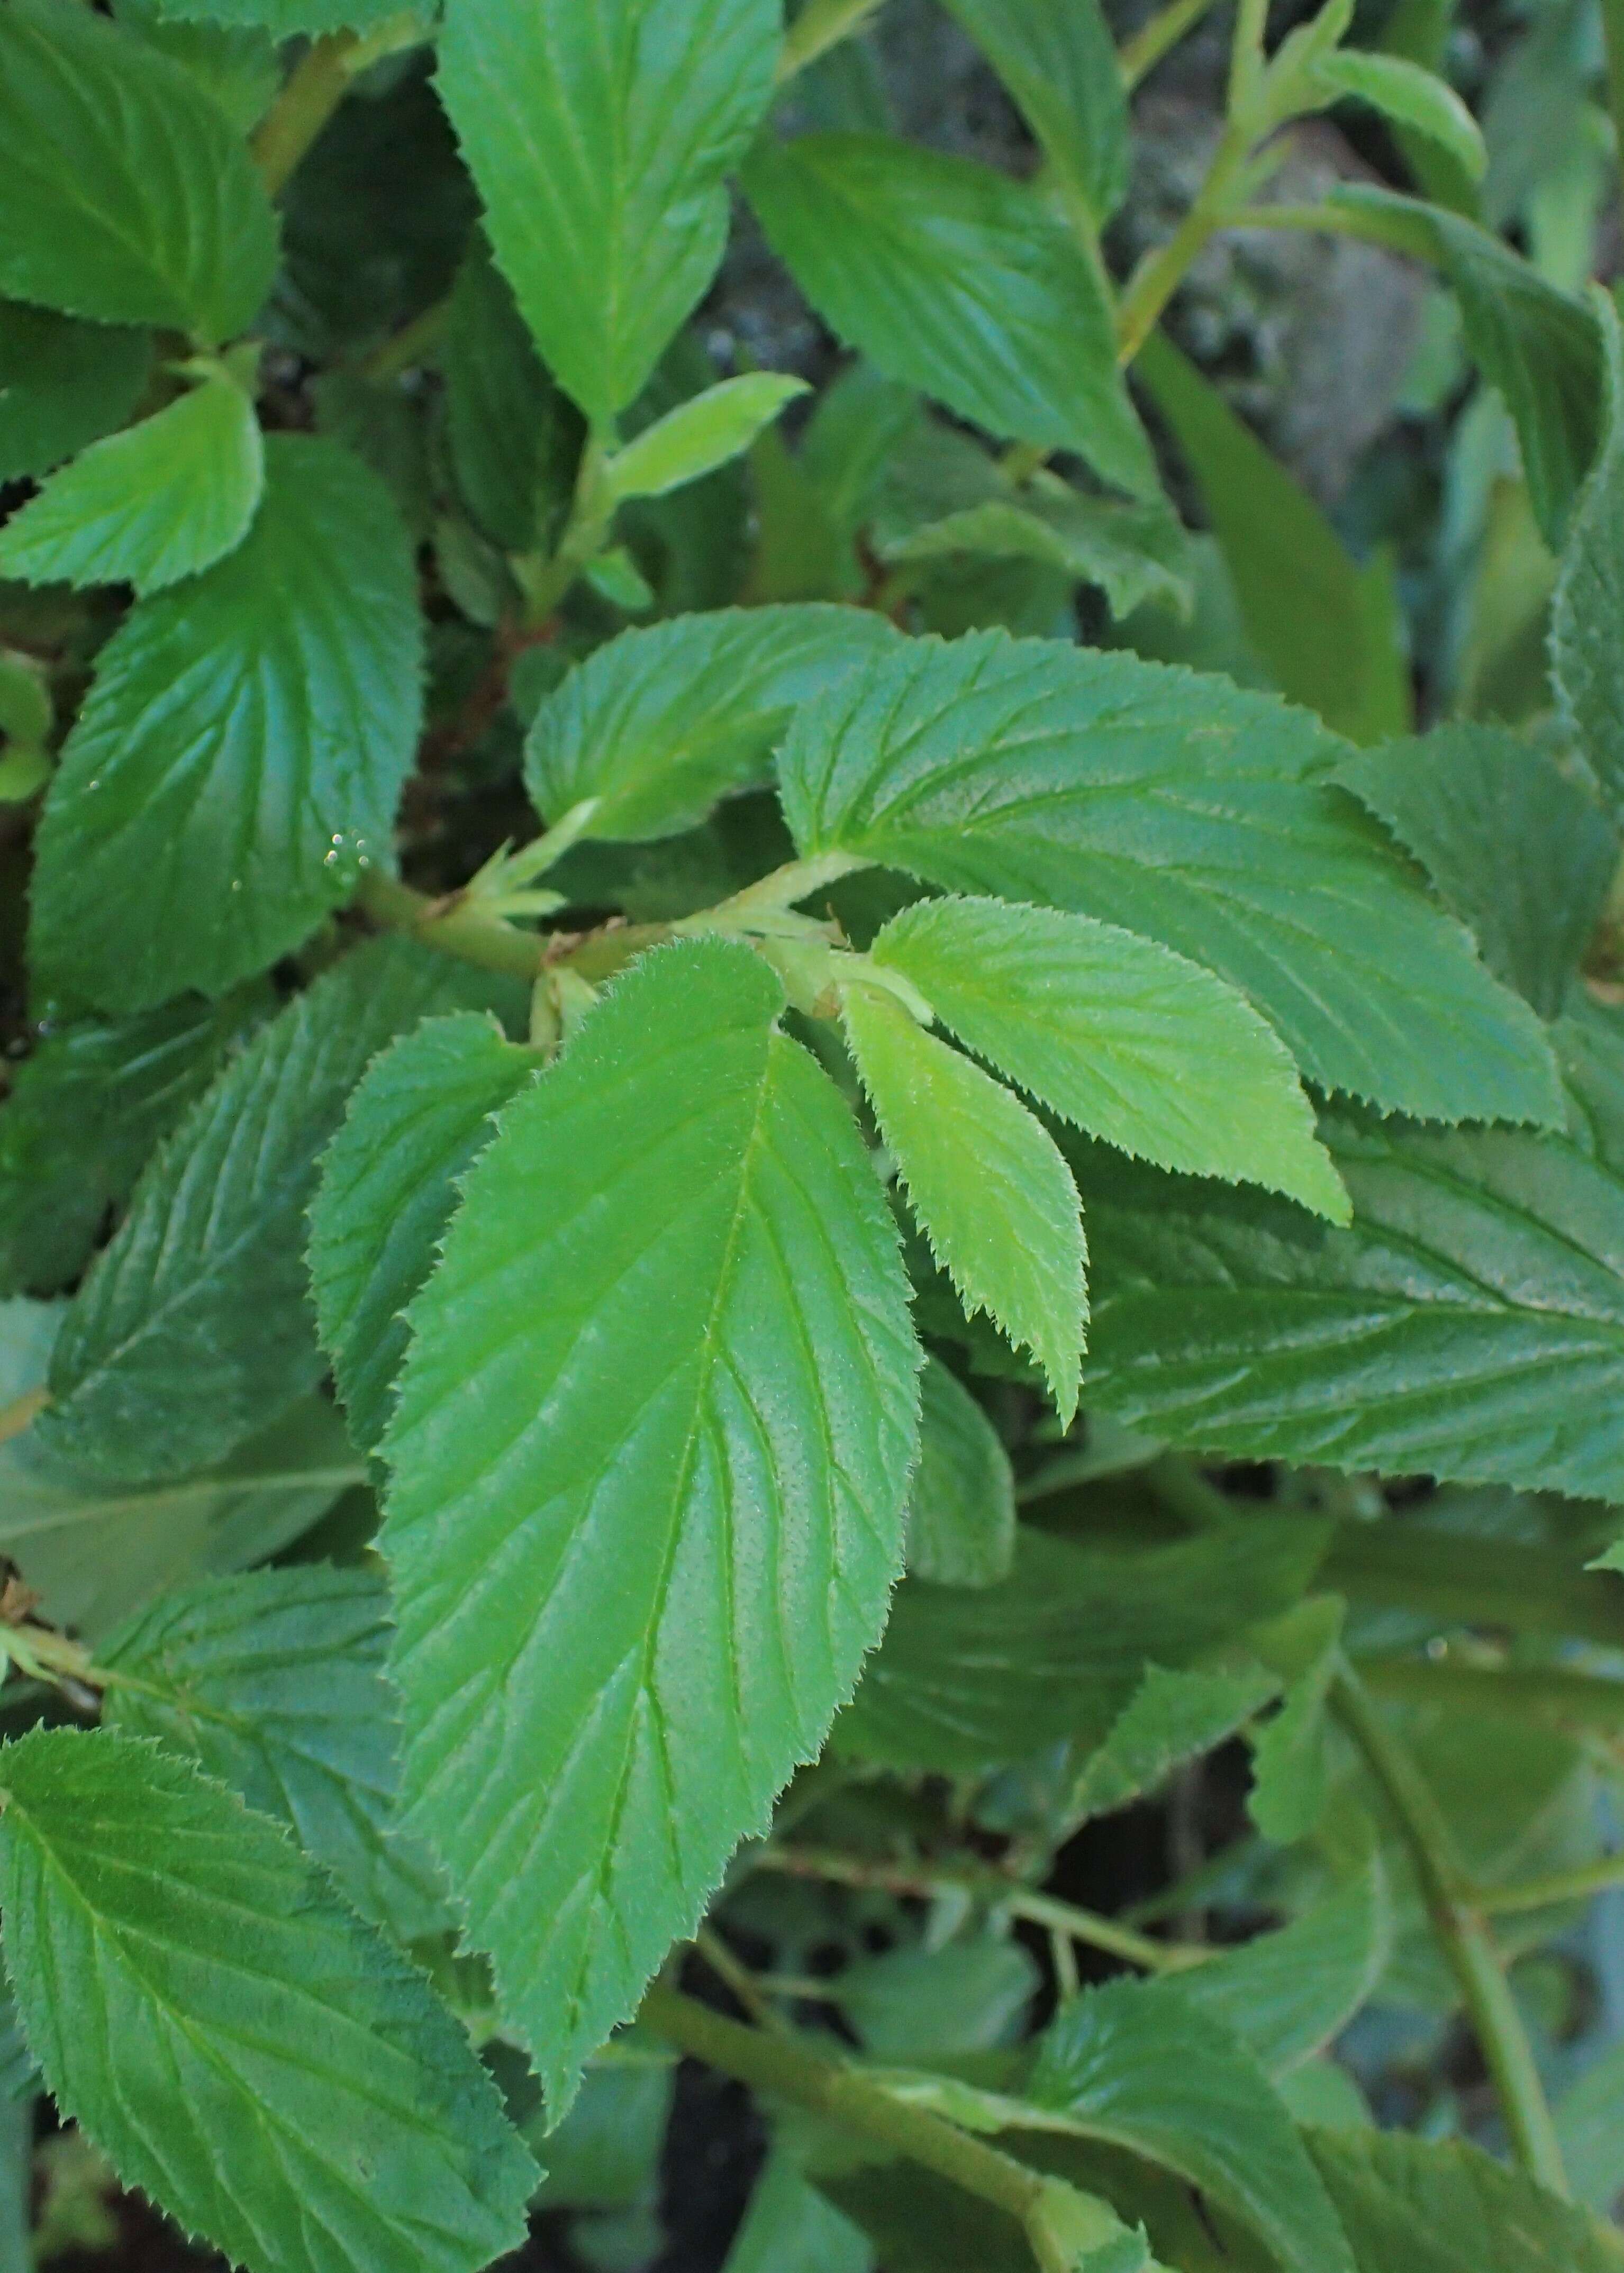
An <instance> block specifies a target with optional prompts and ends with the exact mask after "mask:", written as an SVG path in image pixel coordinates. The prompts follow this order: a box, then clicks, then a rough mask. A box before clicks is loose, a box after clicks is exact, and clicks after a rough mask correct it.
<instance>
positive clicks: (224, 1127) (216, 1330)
mask: <svg viewBox="0 0 1624 2273" xmlns="http://www.w3.org/2000/svg"><path fill="white" fill-rule="evenodd" d="M495 983H496V982H493V981H491V980H489V979H485V978H484V977H483V976H482V975H481V974H480V973H478V972H477V971H472V970H471V969H470V967H469V966H467V965H466V964H463V965H457V964H452V963H451V962H450V961H449V960H448V958H446V957H444V956H438V955H436V954H435V953H434V951H433V950H432V949H429V948H423V947H417V946H416V945H414V944H412V943H410V942H408V941H403V940H387V941H376V942H374V943H372V944H371V945H369V946H366V947H363V948H360V949H357V951H356V952H355V953H354V954H352V955H350V956H346V957H345V958H344V960H343V961H342V963H340V964H338V965H337V966H336V968H335V969H334V970H333V971H329V972H328V973H327V976H326V977H325V978H324V979H319V980H318V981H317V983H316V984H315V986H312V987H311V988H310V989H309V991H308V992H307V993H305V994H301V995H299V996H298V997H297V1000H296V1001H293V1002H291V1003H289V1006H288V1008H287V1009H285V1010H284V1011H283V1012H282V1016H280V1017H278V1018H276V1019H274V1021H273V1022H272V1024H270V1025H268V1026H267V1027H266V1029H265V1030H264V1031H263V1032H262V1033H261V1034H260V1035H259V1038H258V1039H257V1040H256V1041H255V1042H254V1043H253V1044H252V1046H250V1047H249V1048H248V1049H246V1050H244V1052H243V1054H242V1055H241V1056H240V1057H239V1058H237V1060H236V1061H235V1063H234V1064H233V1065H232V1066H231V1067H230V1069H229V1071H228V1072H227V1073H226V1074H225V1075H224V1076H223V1077H222V1079H221V1080H220V1081H218V1082H216V1084H214V1088H213V1089H211V1090H210V1091H208V1093H207V1096H206V1097H204V1098H203V1099H201V1100H200V1101H199V1103H198V1104H197V1105H196V1106H194V1107H193V1108H192V1112H191V1113H190V1114H189V1115H188V1116H187V1118H186V1119H185V1120H184V1121H183V1122H182V1123H181V1126H180V1127H179V1128H178V1129H177V1130H176V1132H175V1134H174V1135H173V1136H172V1137H170V1138H169V1142H168V1143H167V1144H165V1146H164V1147H163V1149H162V1152H160V1153H159V1154H158V1156H157V1158H156V1159H154V1162H153V1163H152V1166H151V1167H149V1168H148V1170H147V1174H145V1175H144V1176H143V1178H142V1180H141V1182H140V1183H139V1186H138V1187H137V1189H136V1194H135V1197H134V1199H133V1201H132V1204H131V1207H130V1212H129V1214H128V1215H127V1216H126V1217H125V1219H124V1223H123V1224H122V1226H121V1227H120V1228H119V1230H118V1233H117V1236H116V1237H115V1239H114V1240H113V1242H112V1244H111V1246H109V1247H107V1248H104V1249H102V1253H101V1254H100V1255H99V1256H98V1257H96V1260H95V1262H94V1264H93V1265H92V1267H91V1269H90V1271H89V1272H88V1273H87V1274H86V1279H85V1281H84V1283H83V1285H82V1286H81V1287H80V1288H79V1293H78V1294H76V1295H75V1297H74V1299H73V1302H72V1304H71V1307H70V1309H69V1311H68V1315H67V1317H66V1319H65V1320H64V1324H63V1329H62V1332H61V1334H60V1336H59V1337H58V1339H57V1342H56V1349H55V1352H54V1353H53V1355H52V1359H51V1369H50V1386H51V1393H52V1396H53V1398H54V1399H55V1402H54V1404H53V1405H52V1406H51V1407H50V1408H49V1411H47V1412H46V1413H44V1414H41V1417H40V1419H39V1420H38V1421H37V1422H35V1423H34V1429H33V1430H32V1431H31V1434H32V1436H33V1437H34V1440H35V1442H36V1444H38V1446H39V1448H40V1451H41V1453H42V1454H44V1453H47V1452H49V1454H50V1455H51V1456H52V1457H55V1458H56V1459H63V1460H66V1461H68V1462H70V1463H71V1464H72V1465H73V1466H74V1467H76V1468H78V1469H79V1470H82V1472H83V1473H84V1474H86V1475H88V1476H94V1477H99V1478H105V1479H107V1480H108V1481H109V1482H114V1483H117V1484H121V1485H126V1486H127V1485H132V1484H137V1483H145V1482H162V1481H165V1480H167V1479H169V1478H171V1477H176V1476H183V1475H185V1474H188V1473H190V1472H191V1471H192V1470H194V1469H197V1468H201V1467H205V1466H207V1464H208V1463H209V1462H211V1461H214V1460H216V1459H220V1458H222V1456H223V1455H224V1454H225V1453H227V1452H230V1451H231V1450H232V1449H233V1447H234V1446H236V1445H237V1444H240V1443H242V1441H243V1440H244V1437H247V1436H248V1435H249V1434H250V1433H251V1431H252V1430H253V1429H257V1428H259V1427H262V1426H263V1425H264V1424H265V1423H266V1422H268V1421H270V1420H272V1419H273V1418H274V1416H275V1414H277V1413H278V1412H279V1411H281V1410H282V1409H284V1408H285V1407H288V1406H289V1405H291V1404H292V1403H293V1402H294V1400H295V1399H297V1398H298V1397H300V1396H301V1395H303V1394H305V1392H308V1391H310V1390H312V1389H313V1388H314V1387H315V1386H316V1384H317V1383H318V1382H319V1381H320V1378H321V1374H322V1370H323V1367H322V1359H321V1354H320V1351H319V1350H318V1348H317V1347H316V1336H315V1321H314V1319H313V1318H312V1315H311V1311H310V1306H309V1301H308V1297H307V1294H306V1289H305V1264H304V1254H303V1249H304V1243H305V1212H306V1210H307V1209H308V1207H309V1205H310V1203H311V1200H312V1197H313V1195H314V1191H315V1186H316V1173H317V1162H318V1160H319V1159H320V1154H321V1152H322V1151H323V1150H324V1148H325V1147H326V1145H327V1143H328V1142H329V1141H330V1139H331V1137H332V1136H333V1134H334V1132H335V1129H337V1127H338V1124H339V1121H340V1120H341V1118H342V1114H343V1111H344V1106H345V1104H346V1102H347V1100H348V1099H349V1095H350V1091H351V1090H352V1089H353V1088H354V1086H355V1084H356V1083H357V1081H359V1079H360V1078H361V1076H362V1074H363V1073H364V1072H365V1069H366V1067H367V1065H368V1063H369V1061H371V1059H372V1056H373V1055H374V1054H375V1053H376V1052H377V1051H379V1050H380V1049H381V1048H382V1047H383V1046H384V1045H385V1044H386V1043H387V1042H388V1041H391V1040H393V1039H394V1037H395V1035H396V1034H398V1033H402V1032H404V1031H407V1030H408V1029H409V1028H410V1027H411V1026H413V1025H415V1024H417V1020H418V1019H419V1018H421V1017H424V1016H428V1015H430V1014H432V1013H433V1012H435V1011H440V1010H448V1009H458V1008H462V1007H466V1006H468V1005H470V1004H471V1003H475V1002H479V1001H487V1002H488V1001H491V1000H492V999H493V998H492V986H493V985H494V984H495Z"/></svg>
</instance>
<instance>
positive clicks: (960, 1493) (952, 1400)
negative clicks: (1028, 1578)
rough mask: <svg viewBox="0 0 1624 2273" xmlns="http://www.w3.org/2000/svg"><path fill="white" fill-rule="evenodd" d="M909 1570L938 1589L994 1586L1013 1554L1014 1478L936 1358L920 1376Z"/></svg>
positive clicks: (987, 1429)
mask: <svg viewBox="0 0 1624 2273" xmlns="http://www.w3.org/2000/svg"><path fill="white" fill-rule="evenodd" d="M920 1388H921V1407H920V1454H919V1467H917V1469H916V1470H915V1471H914V1489H913V1494H912V1497H911V1498H910V1500H909V1502H908V1569H909V1570H910V1571H911V1572H913V1574H914V1577H915V1578H916V1579H929V1580H930V1582H931V1583H932V1584H933V1585H934V1586H938V1587H991V1586H996V1584H997V1582H998V1580H999V1579H1007V1578H1008V1576H1009V1574H1010V1566H1011V1563H1012V1561H1013V1559H1014V1555H1015V1478H1014V1475H1013V1474H1012V1473H1011V1467H1010V1456H1009V1454H1008V1453H1007V1452H1005V1451H1004V1445H1003V1444H1002V1442H1001V1440H1000V1438H999V1436H998V1432H997V1430H996V1429H995V1428H994V1427H993V1425H992V1422H990V1421H989V1419H988V1418H987V1415H986V1414H985V1413H983V1412H982V1410H981V1407H980V1406H979V1405H978V1404H977V1403H976V1401H975V1399H974V1397H972V1396H971V1394H970V1392H969V1391H968V1390H967V1389H966V1388H965V1387H964V1386H963V1385H962V1384H960V1382H959V1380H958V1379H957V1378H956V1377H955V1376H954V1375H953V1374H951V1373H950V1372H949V1371H948V1369H947V1368H946V1366H944V1364H943V1363H942V1362H941V1360H940V1359H939V1358H934V1357H933V1358H928V1359H927V1360H926V1361H925V1370H924V1372H923V1374H922V1375H921V1381H920Z"/></svg>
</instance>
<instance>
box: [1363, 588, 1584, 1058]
mask: <svg viewBox="0 0 1624 2273" xmlns="http://www.w3.org/2000/svg"><path fill="white" fill-rule="evenodd" d="M1620 622H1624V617H1620ZM1336 778H1337V780H1338V781H1339V782H1341V783H1342V786H1343V787H1344V788H1345V789H1349V790H1351V791H1352V792H1353V794H1354V796H1355V797H1357V799H1358V800H1359V802H1360V804H1361V805H1365V806H1368V807H1369V808H1370V810H1371V812H1372V813H1373V814H1376V816H1377V817H1378V819H1379V820H1380V821H1385V822H1386V823H1387V827H1388V828H1389V829H1391V830H1392V831H1393V834H1394V835H1395V836H1396V837H1397V838H1398V840H1399V843H1400V844H1402V845H1403V847H1404V849H1405V851H1408V852H1413V853H1414V854H1415V856H1416V859H1417V860H1419V861H1420V863H1421V865H1422V866H1423V867H1424V868H1425V870H1426V872H1427V874H1428V875H1429V876H1430V877H1431V878H1432V883H1433V885H1434V886H1435V887H1436V889H1437V891H1438V895H1439V896H1440V899H1441V900H1442V901H1443V902H1444V904H1445V905H1446V906H1447V907H1448V908H1449V909H1450V910H1451V911H1452V912H1453V913H1454V914H1455V915H1457V916H1459V918H1460V919H1461V921H1462V923H1463V924H1465V925H1466V926H1467V928H1468V929H1469V930H1470V932H1471V934H1472V935H1473V937H1474V938H1475V939H1476V940H1477V945H1478V948H1479V949H1480V950H1481V952H1482V955H1483V959H1484V961H1485V963H1486V964H1488V966H1489V968H1490V970H1491V971H1492V972H1493V973H1494V975H1495V977H1496V978H1497V979H1504V981H1505V982H1506V984H1507V986H1515V988H1516V990H1517V992H1518V994H1521V995H1522V996H1523V997H1524V998H1525V1000H1527V1001H1530V1002H1531V1003H1532V1004H1533V1006H1534V1008H1535V1009H1536V1010H1538V1012H1539V1014H1540V1016H1541V1017H1544V1018H1554V1017H1555V1016H1557V1015H1558V1014H1559V1013H1560V1009H1561V1008H1562V1004H1563V1001H1564V1000H1565V999H1566V997H1567V994H1568V988H1569V986H1570V985H1571V983H1572V981H1573V978H1574V975H1575V972H1576V971H1577V970H1578V967H1579V960H1580V957H1581V956H1583V953H1584V950H1585V948H1586V947H1587V946H1588V944H1589V942H1590V934H1591V933H1592V932H1593V931H1594V929H1595V927H1596V923H1597V919H1598V917H1599V916H1600V914H1601V911H1602V907H1603V904H1605V900H1606V896H1607V890H1608V887H1609V886H1610V885H1611V883H1612V881H1613V871H1614V869H1615V868H1616V867H1617V866H1618V860H1619V840H1618V837H1617V836H1616V834H1615V833H1614V831H1613V829H1611V828H1610V827H1609V826H1608V824H1607V822H1606V821H1605V820H1604V819H1603V817H1602V815H1601V814H1599V813H1598V811H1597V808H1596V805H1595V802H1594V800H1593V799H1591V798H1590V796H1589V795H1587V793H1586V792H1585V791H1584V790H1583V788H1581V787H1580V786H1579V785H1578V784H1577V783H1575V782H1574V781H1572V780H1571V779H1570V778H1569V777H1568V775H1567V774H1565V773H1564V772H1563V771H1562V769H1561V768H1560V766H1559V765H1557V763H1556V762H1555V761H1554V760H1553V758H1552V757H1551V756H1550V755H1549V754H1548V753H1547V752H1546V751H1545V750H1542V749H1540V748H1538V746H1536V745H1535V744H1534V743H1531V742H1524V741H1521V740H1519V739H1518V738H1517V737H1516V736H1515V734H1508V733H1507V732H1506V731H1504V730H1503V729H1501V728H1500V727H1495V726H1480V725H1475V724H1460V725H1455V726H1440V727H1437V728H1435V729H1434V731H1432V733H1430V734H1428V735H1426V736H1425V737H1424V738H1423V739H1419V740H1416V741H1406V742H1390V743H1387V745H1385V746H1384V747H1382V748H1381V749H1380V750H1365V751H1362V752H1361V753H1360V754H1359V755H1358V756H1357V757H1354V758H1350V759H1348V760H1347V761H1345V763H1343V764H1342V765H1341V766H1339V767H1338V769H1337V772H1336Z"/></svg>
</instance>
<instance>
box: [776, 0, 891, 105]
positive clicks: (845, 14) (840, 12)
mask: <svg viewBox="0 0 1624 2273" xmlns="http://www.w3.org/2000/svg"><path fill="white" fill-rule="evenodd" d="M880 6H881V0H808V4H807V6H806V7H804V8H803V9H802V10H801V13H800V15H799V16H797V17H796V19H795V20H794V22H793V24H792V25H791V26H790V27H789V30H788V32H787V33H786V34H785V39H784V52H783V55H782V56H780V57H779V59H778V84H779V85H780V86H782V85H783V83H784V81H785V80H786V79H793V78H794V76H795V74H796V72H797V71H805V69H806V67H807V65H808V64H812V63H816V61H817V59H818V57H819V56H821V55H825V54H827V52H828V51H829V49H831V48H834V47H838V45H839V43H840V41H842V40H849V39H850V38H851V36H852V34H853V32H856V31H860V30H861V27H862V26H863V24H864V22H865V21H866V20H867V19H868V17H870V16H874V15H877V14H878V12H879V10H880Z"/></svg>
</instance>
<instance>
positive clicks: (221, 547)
mask: <svg viewBox="0 0 1624 2273" xmlns="http://www.w3.org/2000/svg"><path fill="white" fill-rule="evenodd" d="M264 487H265V444H264V441H263V439H262V437H261V435H260V432H259V420H258V418H256V417H255V416H254V407H253V404H252V401H250V400H249V398H248V395H247V394H246V392H245V391H244V388H242V387H240V386H238V385H237V382H236V380H235V379H231V378H229V376H228V375H227V374H226V373H225V372H223V371H222V372H219V373H217V374H216V375H214V376H211V377H209V378H207V379H204V380H203V382H202V384H201V385H200V386H194V387H192V388H191V389H189V390H188V392H187V393H186V394H183V395H181V396H179V397H178V398H177V400H176V401H174V402H171V403H170V404H169V408H168V409H165V410H160V411H157V412H156V413H154V416H152V417H150V418H144V419H142V421H141V423H140V424H139V426H132V427H130V428H129V429H128V430H127V431H125V432H124V433H122V434H114V435H110V436H109V439H107V440H106V441H105V442H93V443H92V444H91V446H90V447H89V448H88V449H87V450H86V451H85V452H84V454H82V455H81V456H79V457H78V458H76V459H75V460H74V461H73V463H72V464H71V466H66V467H64V469H63V470H62V472H61V473H59V474H53V475H52V476H51V478H50V479H49V481H48V482H47V483H46V484H45V486H44V488H43V489H42V490H41V491H40V493H39V495H38V496H37V497H36V498H34V499H31V500H30V502H29V503H28V504H27V505H26V506H24V507H23V509H22V511H21V512H20V513H19V514H13V515H12V517H11V520H10V521H7V522H6V524H5V526H4V529H0V575H4V576H16V577H19V578H21V579H22V581H24V582H26V583H30V584H54V583H62V584H76V585H79V586H81V587H82V586H84V585H86V584H133V585H134V587H135V589H136V590H137V591H138V592H140V593H147V592H156V591H161V590H162V588H163V587H164V585H166V584H175V583H178V582H179V581H180V579H181V578H182V577H183V576H192V575H195V574H197V572H198V571H199V569H201V568H207V567H209V566H211V565H212V564H213V563H214V561H216V560H218V559H221V558H222V556H223V555H224V554H226V553H228V552H229V551H232V550H233V549H234V548H235V547H236V546H237V545H238V544H241V543H242V541H243V539H244V536H246V535H247V533H248V524H249V522H250V521H252V519H253V517H254V514H255V512H256V510H257V509H258V506H259V499H260V495H261V493H262V491H263V490H264Z"/></svg>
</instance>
